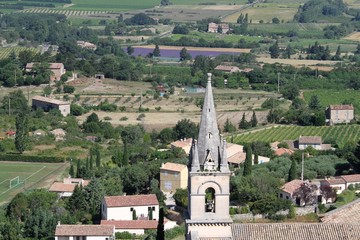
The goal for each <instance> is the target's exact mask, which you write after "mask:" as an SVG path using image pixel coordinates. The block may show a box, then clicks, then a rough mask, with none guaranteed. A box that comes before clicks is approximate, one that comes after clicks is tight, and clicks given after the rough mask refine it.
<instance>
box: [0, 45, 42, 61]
mask: <svg viewBox="0 0 360 240" xmlns="http://www.w3.org/2000/svg"><path fill="white" fill-rule="evenodd" d="M24 50H31V51H33V52H37V51H38V50H37V49H36V48H27V47H9V48H4V47H0V59H4V58H7V57H9V56H10V54H11V53H12V52H15V54H16V55H18V54H19V52H21V51H24Z"/></svg>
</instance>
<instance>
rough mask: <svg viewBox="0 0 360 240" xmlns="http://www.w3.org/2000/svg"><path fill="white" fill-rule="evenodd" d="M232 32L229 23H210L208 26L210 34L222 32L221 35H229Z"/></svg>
mask: <svg viewBox="0 0 360 240" xmlns="http://www.w3.org/2000/svg"><path fill="white" fill-rule="evenodd" d="M229 31H230V27H229V24H227V23H220V24H216V23H213V22H211V23H209V25H208V32H211V33H217V32H220V33H224V34H225V33H228V32H229Z"/></svg>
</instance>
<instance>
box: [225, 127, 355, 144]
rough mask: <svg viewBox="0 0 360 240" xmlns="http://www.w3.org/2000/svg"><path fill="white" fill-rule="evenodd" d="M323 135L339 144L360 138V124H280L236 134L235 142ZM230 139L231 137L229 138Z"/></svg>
mask: <svg viewBox="0 0 360 240" xmlns="http://www.w3.org/2000/svg"><path fill="white" fill-rule="evenodd" d="M300 135H302V136H321V137H322V139H323V141H324V140H326V139H335V140H336V142H337V144H338V145H339V146H343V145H344V144H345V143H346V142H350V141H358V140H359V139H360V126H359V125H340V126H322V127H301V126H279V127H271V128H267V129H264V130H259V131H256V132H247V133H242V134H238V135H236V136H234V140H233V141H234V143H239V144H244V143H249V142H255V141H263V142H269V143H270V142H276V141H279V142H281V141H283V140H296V139H298V138H299V136H300ZM229 140H230V139H229Z"/></svg>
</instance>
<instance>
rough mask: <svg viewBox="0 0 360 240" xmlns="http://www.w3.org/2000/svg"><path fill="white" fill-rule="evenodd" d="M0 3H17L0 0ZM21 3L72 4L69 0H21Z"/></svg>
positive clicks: (16, 0)
mask: <svg viewBox="0 0 360 240" xmlns="http://www.w3.org/2000/svg"><path fill="white" fill-rule="evenodd" d="M0 2H19V1H18V0H0ZM21 2H45V3H52V2H54V3H55V2H56V3H72V2H71V0H22V1H21Z"/></svg>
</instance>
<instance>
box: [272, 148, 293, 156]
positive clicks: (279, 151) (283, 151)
mask: <svg viewBox="0 0 360 240" xmlns="http://www.w3.org/2000/svg"><path fill="white" fill-rule="evenodd" d="M293 153H294V151H293V150H291V149H287V148H278V149H276V150H275V155H276V156H282V155H284V154H289V155H291V154H293Z"/></svg>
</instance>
